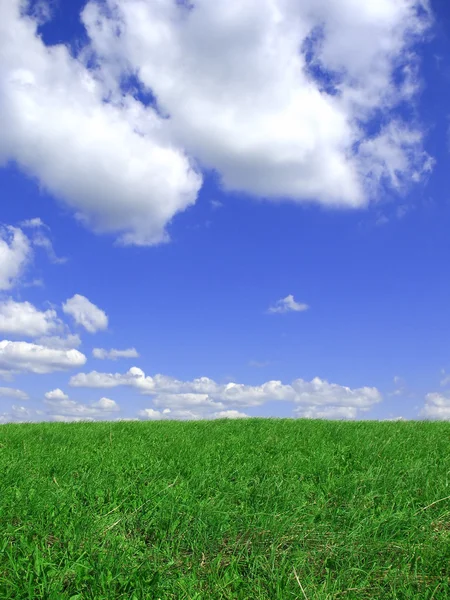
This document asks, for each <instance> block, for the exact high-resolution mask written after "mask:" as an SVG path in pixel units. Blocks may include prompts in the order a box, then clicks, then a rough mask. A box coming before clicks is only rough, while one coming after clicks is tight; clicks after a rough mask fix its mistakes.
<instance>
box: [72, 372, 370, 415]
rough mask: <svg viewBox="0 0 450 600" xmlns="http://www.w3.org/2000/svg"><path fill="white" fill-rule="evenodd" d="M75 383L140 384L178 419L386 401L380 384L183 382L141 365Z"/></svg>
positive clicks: (347, 409)
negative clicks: (267, 407)
mask: <svg viewBox="0 0 450 600" xmlns="http://www.w3.org/2000/svg"><path fill="white" fill-rule="evenodd" d="M69 384H70V385H71V386H72V387H88V388H106V389H107V388H114V387H118V386H127V387H131V388H134V389H136V390H137V391H138V392H139V393H141V394H143V395H151V396H153V397H154V399H153V404H154V406H155V408H158V409H164V410H167V411H169V412H170V413H171V418H175V417H173V414H174V411H177V414H178V413H179V411H188V412H189V414H191V416H192V415H194V416H195V418H210V417H211V416H212V415H213V414H215V413H221V412H222V411H226V410H237V409H239V408H243V407H252V406H253V407H256V406H261V405H263V404H266V403H267V402H271V401H280V402H292V403H293V404H294V406H296V413H297V414H305V416H308V415H311V414H313V413H314V414H317V415H319V414H322V415H326V414H329V415H330V416H329V418H335V417H336V418H343V417H345V418H355V417H356V416H357V415H358V414H359V413H360V412H366V411H368V410H369V409H370V408H371V407H372V406H374V405H375V404H377V403H378V402H381V400H382V396H381V394H380V392H379V391H378V390H377V389H376V388H373V387H362V388H356V389H353V388H349V387H347V386H342V385H338V384H335V383H329V382H328V381H326V380H323V379H320V378H319V377H316V378H314V379H313V380H312V381H305V380H303V379H296V380H295V381H293V382H292V383H291V384H283V383H282V382H281V381H267V382H266V383H263V384H262V385H259V386H251V385H244V384H241V383H234V382H231V383H226V384H218V383H216V382H215V381H213V380H212V379H209V378H208V377H200V378H198V379H194V380H192V381H180V380H177V379H174V378H172V377H167V376H165V375H155V376H154V377H151V376H149V375H148V376H146V375H145V373H144V372H143V371H142V370H141V369H139V368H137V367H133V368H131V369H130V370H129V371H127V372H126V373H123V374H121V373H99V372H97V371H91V372H90V373H78V374H77V375H74V376H73V377H71V379H70V382H69ZM152 410H153V409H152ZM183 418H184V417H183ZM186 418H187V417H186ZM192 418H193V417H192Z"/></svg>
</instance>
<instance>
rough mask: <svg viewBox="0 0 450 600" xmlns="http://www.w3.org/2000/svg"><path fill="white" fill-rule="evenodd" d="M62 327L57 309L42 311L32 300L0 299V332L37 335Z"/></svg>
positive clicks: (29, 335) (28, 335)
mask: <svg viewBox="0 0 450 600" xmlns="http://www.w3.org/2000/svg"><path fill="white" fill-rule="evenodd" d="M61 328H62V323H61V321H60V320H59V319H58V316H57V314H56V311H54V310H53V309H49V310H46V311H40V310H38V309H37V308H36V307H35V306H33V305H32V304H30V302H15V301H14V300H12V299H11V298H9V299H7V300H3V301H0V332H1V333H4V334H6V335H24V336H27V337H37V336H42V335H46V334H48V333H50V332H52V331H55V330H58V329H61Z"/></svg>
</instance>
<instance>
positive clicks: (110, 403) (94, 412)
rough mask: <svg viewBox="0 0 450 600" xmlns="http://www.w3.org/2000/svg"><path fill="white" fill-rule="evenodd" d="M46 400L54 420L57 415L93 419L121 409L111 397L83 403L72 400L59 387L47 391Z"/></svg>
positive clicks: (59, 416)
mask: <svg viewBox="0 0 450 600" xmlns="http://www.w3.org/2000/svg"><path fill="white" fill-rule="evenodd" d="M44 402H45V404H46V405H47V406H48V407H49V411H50V412H49V414H51V416H52V418H53V420H55V416H56V417H58V418H61V420H62V417H70V418H77V419H80V420H81V419H83V420H84V419H86V418H90V419H93V418H98V417H105V416H108V415H109V414H110V413H114V412H117V411H119V410H120V406H119V405H118V404H117V402H115V401H114V400H111V399H110V398H100V400H98V401H97V402H93V403H92V404H81V403H79V402H76V401H75V400H71V399H70V398H69V396H68V395H67V394H65V393H64V392H63V391H62V390H60V389H59V388H58V389H56V390H52V391H51V392H47V393H46V394H45V400H44ZM56 420H58V419H56ZM64 420H65V419H64Z"/></svg>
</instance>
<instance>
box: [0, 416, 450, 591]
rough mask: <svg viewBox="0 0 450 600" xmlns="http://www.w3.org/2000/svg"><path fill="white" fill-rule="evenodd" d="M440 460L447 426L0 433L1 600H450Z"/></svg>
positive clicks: (285, 423) (171, 426) (137, 427)
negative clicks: (413, 599)
mask: <svg viewBox="0 0 450 600" xmlns="http://www.w3.org/2000/svg"><path fill="white" fill-rule="evenodd" d="M449 450H450V424H449V423H427V422H404V423H401V422H400V423H399V422H385V423H377V422H356V423H344V422H327V421H309V420H284V419H283V420H277V419H271V420H270V419H255V420H244V421H215V422H190V423H186V422H156V423H142V422H117V423H113V424H111V423H76V424H60V423H45V424H20V425H3V426H1V427H0V598H1V600H5V599H14V600H22V599H25V598H27V599H30V600H36V599H40V598H45V599H46V600H63V599H70V598H71V599H72V600H75V599H83V600H87V599H92V600H111V599H114V598H126V599H129V600H138V599H141V598H149V599H150V598H155V599H157V598H161V599H166V598H167V599H169V598H177V599H193V600H194V599H226V598H241V599H283V600H284V599H288V598H300V599H304V598H305V597H306V598H308V600H313V599H326V598H329V599H332V598H336V599H350V598H355V599H358V600H361V599H365V598H374V599H377V600H382V599H384V598H386V599H390V600H391V599H393V598H398V599H403V598H420V599H421V600H425V599H428V600H432V599H434V600H437V599H439V598H450V579H449V577H450V499H449V498H447V499H445V498H446V497H447V496H450V452H449ZM433 503H434V504H433ZM302 588H303V591H302Z"/></svg>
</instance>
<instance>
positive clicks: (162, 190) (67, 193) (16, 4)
mask: <svg viewBox="0 0 450 600" xmlns="http://www.w3.org/2000/svg"><path fill="white" fill-rule="evenodd" d="M22 8H23V2H21V0H11V1H10V2H6V3H2V5H1V6H0V56H1V57H2V59H1V62H0V82H1V93H0V98H1V101H0V115H1V119H0V127H1V131H2V142H1V145H0V161H1V160H2V159H3V161H7V160H10V159H14V160H16V161H17V163H18V164H19V165H20V166H21V167H22V168H23V169H25V170H26V171H28V172H31V173H32V174H33V175H35V176H37V177H38V178H39V179H40V181H41V183H42V184H43V185H44V186H45V187H46V188H47V189H48V190H49V191H50V192H52V193H53V194H54V195H55V196H56V197H58V198H61V199H62V200H63V201H65V202H66V204H68V205H69V206H70V207H72V209H73V210H74V212H75V214H76V216H77V217H78V218H79V219H80V220H81V221H83V222H84V223H86V224H87V225H88V226H90V227H91V228H92V229H94V230H96V231H101V232H119V233H120V236H121V241H122V242H123V243H126V244H131V243H133V244H151V243H157V242H160V241H163V240H164V239H166V237H167V236H166V233H165V226H166V225H167V223H168V222H169V221H170V220H171V219H172V217H173V216H174V215H175V214H176V213H177V212H179V211H182V210H184V209H186V208H187V207H188V206H189V205H191V204H192V203H193V202H194V201H195V198H196V195H197V192H198V190H199V188H200V185H201V178H200V176H199V175H198V174H197V173H196V171H195V170H194V169H193V168H192V165H191V163H190V161H189V159H188V158H187V157H186V155H185V152H184V150H183V149H182V148H180V147H179V146H177V144H176V142H175V141H174V140H172V139H170V136H169V135H168V132H167V131H166V129H167V127H166V125H165V122H164V119H162V118H161V117H160V116H159V115H158V113H157V111H155V110H154V109H153V108H151V107H146V106H144V105H143V104H141V103H140V102H138V101H137V100H135V99H134V97H133V96H132V95H131V94H128V95H123V96H122V95H121V94H119V95H114V97H113V96H112V94H111V93H110V90H108V89H107V88H108V85H107V82H106V81H104V82H100V79H99V75H100V72H95V71H91V72H90V71H89V70H88V69H87V68H86V67H85V66H84V65H83V63H82V61H80V60H76V59H74V58H73V57H72V56H71V55H70V53H69V50H68V48H66V47H65V46H63V45H59V46H54V47H52V48H46V47H45V45H44V44H43V42H42V40H41V38H40V37H39V36H38V35H37V25H38V23H37V21H36V20H34V19H32V18H31V17H29V16H26V15H23V14H22ZM17 48H20V52H17ZM108 98H109V101H108ZM50 124H51V126H50ZM68 141H69V143H68Z"/></svg>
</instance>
